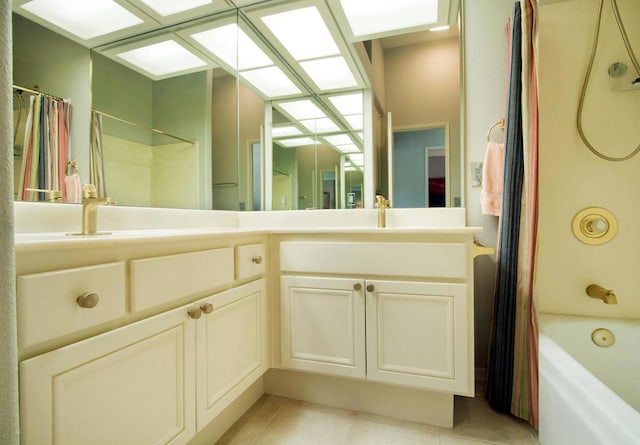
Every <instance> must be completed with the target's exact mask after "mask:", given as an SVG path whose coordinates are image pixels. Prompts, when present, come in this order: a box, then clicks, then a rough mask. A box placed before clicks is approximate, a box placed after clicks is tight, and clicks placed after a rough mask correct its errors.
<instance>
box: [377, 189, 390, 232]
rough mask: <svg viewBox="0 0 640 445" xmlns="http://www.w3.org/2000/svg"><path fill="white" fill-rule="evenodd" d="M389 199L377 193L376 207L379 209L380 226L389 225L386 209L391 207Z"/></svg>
mask: <svg viewBox="0 0 640 445" xmlns="http://www.w3.org/2000/svg"><path fill="white" fill-rule="evenodd" d="M389 205H390V203H389V200H388V199H386V198H385V197H384V196H382V195H376V208H377V209H378V227H386V226H387V213H386V209H387V208H389Z"/></svg>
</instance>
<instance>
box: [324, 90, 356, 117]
mask: <svg viewBox="0 0 640 445" xmlns="http://www.w3.org/2000/svg"><path fill="white" fill-rule="evenodd" d="M329 100H330V101H331V103H332V104H333V106H334V107H336V110H338V111H339V112H340V114H342V115H343V116H344V115H347V114H362V110H363V105H362V93H353V94H343V95H340V96H329Z"/></svg>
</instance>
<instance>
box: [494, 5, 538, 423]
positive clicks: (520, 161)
mask: <svg viewBox="0 0 640 445" xmlns="http://www.w3.org/2000/svg"><path fill="white" fill-rule="evenodd" d="M536 35H537V30H536V1H535V0H523V1H522V2H517V3H516V4H515V6H514V14H513V27H512V29H511V36H510V37H511V45H510V47H511V55H510V68H509V69H510V75H509V79H510V80H509V104H508V113H507V116H508V117H507V134H506V144H505V173H504V193H503V201H502V215H501V219H500V231H499V242H498V243H499V244H498V245H499V248H498V264H497V275H496V292H495V300H494V310H493V318H492V326H491V339H490V345H489V363H488V367H487V392H486V397H487V400H488V401H489V403H490V405H491V406H492V407H493V408H494V409H496V410H498V411H502V412H510V413H512V414H513V415H515V416H517V417H520V418H522V419H524V420H527V421H528V422H529V423H531V424H532V425H533V426H534V427H535V428H536V429H537V427H538V357H537V351H538V348H537V324H536V317H535V310H534V306H533V304H534V302H533V286H534V278H535V254H536V240H537V220H538V99H537V97H538V89H537V72H536V69H537V60H536V52H535V44H536V41H535V38H536Z"/></svg>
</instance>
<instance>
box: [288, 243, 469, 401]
mask: <svg viewBox="0 0 640 445" xmlns="http://www.w3.org/2000/svg"><path fill="white" fill-rule="evenodd" d="M469 241H470V240H469ZM470 249H471V245H470V242H465V240H464V239H462V238H456V237H436V240H435V241H433V242H395V241H392V242H378V241H367V240H363V241H361V242H352V241H344V242H342V241H337V242H336V241H326V242H317V241H309V240H305V241H297V240H295V241H282V242H281V243H280V271H281V277H280V294H281V298H280V312H281V327H280V329H281V365H282V367H283V368H287V369H297V370H302V371H308V372H316V373H322V374H330V375H335V376H345V377H353V378H359V379H367V380H370V381H374V382H383V383H392V384H398V385H404V386H411V387H416V388H423V389H430V390H434V391H443V392H449V393H455V394H463V395H473V337H472V336H473V298H472V295H473V294H472V285H471V283H472V268H471V266H472V264H471V261H472V256H471V251H470Z"/></svg>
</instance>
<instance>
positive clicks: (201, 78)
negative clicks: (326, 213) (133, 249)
mask: <svg viewBox="0 0 640 445" xmlns="http://www.w3.org/2000/svg"><path fill="white" fill-rule="evenodd" d="M30 3H32V2H29V1H27V0H16V1H14V11H15V13H14V34H13V36H14V83H15V84H16V85H15V88H14V123H15V134H16V138H15V144H14V159H15V166H14V169H15V170H14V171H15V172H16V175H15V176H16V191H17V194H16V199H23V200H31V201H37V200H46V199H48V197H49V196H50V195H48V194H46V193H44V192H28V193H20V190H21V187H23V188H24V187H25V184H26V182H25V172H24V171H25V168H24V167H23V166H24V165H25V162H28V163H29V164H27V165H30V166H31V168H33V158H32V157H31V155H28V154H27V148H26V147H30V145H29V142H28V141H25V140H24V135H27V134H28V132H27V130H26V127H27V125H30V121H29V120H28V119H27V116H28V115H29V112H30V104H29V103H30V96H33V97H34V98H36V99H37V98H39V97H41V96H45V97H52V98H58V99H60V98H61V99H65V100H66V101H67V102H68V103H70V105H71V113H70V119H69V122H68V126H69V127H70V132H69V137H68V141H69V148H68V151H67V153H65V155H66V157H64V156H61V157H60V158H59V159H57V161H56V164H57V166H56V168H57V170H56V172H57V173H55V174H53V176H55V175H57V177H58V178H59V180H58V183H55V182H42V181H40V179H39V178H38V179H34V178H35V177H36V176H38V175H37V172H36V171H35V170H33V171H32V172H29V170H28V169H26V171H27V172H28V173H26V176H27V179H28V178H29V177H30V178H31V182H30V184H31V185H32V186H31V187H30V188H36V189H49V188H55V187H56V184H59V183H60V182H64V181H65V180H67V179H69V178H67V176H69V175H72V174H75V173H76V172H77V173H78V175H79V177H80V178H81V179H80V182H82V183H86V182H90V181H91V182H94V183H96V182H99V183H101V186H100V187H99V189H101V190H102V192H103V193H105V194H108V195H109V196H112V197H115V198H117V199H118V202H119V204H120V205H128V206H145V207H147V206H153V207H167V208H199V209H221V210H247V211H249V210H290V209H356V208H360V207H372V206H373V202H374V196H375V194H377V193H380V194H384V195H385V196H389V195H391V196H390V197H391V198H392V200H393V202H394V204H396V203H397V206H411V207H424V206H458V205H460V202H461V201H462V188H463V187H462V186H461V184H462V168H461V167H462V166H461V159H462V158H463V154H462V148H461V146H460V103H461V100H460V66H461V64H460V50H459V47H460V45H459V37H458V30H457V26H456V23H457V22H456V20H455V17H456V16H457V9H458V7H457V2H455V1H451V2H449V1H446V0H445V1H441V3H442V4H441V6H440V10H439V11H438V13H437V16H436V17H435V19H434V20H436V22H437V24H442V23H447V24H451V25H453V26H452V27H451V28H450V30H449V31H445V32H443V33H436V32H430V31H425V30H424V29H425V26H415V27H414V28H415V29H413V28H410V29H409V31H411V32H404V31H402V32H400V34H401V35H396V34H398V33H399V32H398V31H393V30H387V31H380V32H378V31H372V30H368V29H365V30H364V31H358V28H357V26H356V25H357V23H358V22H351V21H350V20H351V19H350V18H349V17H347V12H348V9H349V4H350V2H349V1H348V0H295V1H269V2H258V1H235V2H231V1H202V2H199V4H200V6H198V7H197V8H195V9H194V10H192V11H188V10H187V5H186V4H185V5H182V3H180V5H178V6H175V8H174V9H173V10H171V11H164V12H162V11H161V12H158V11H157V10H156V9H154V7H153V5H154V2H153V1H151V0H148V1H142V0H127V1H125V0H118V1H117V2H115V3H116V5H117V6H119V7H122V8H123V9H124V10H125V12H128V13H130V14H134V15H138V16H140V15H141V16H143V20H142V21H141V22H139V23H138V22H136V23H135V24H134V25H131V26H130V28H128V30H127V28H125V29H121V30H115V31H111V32H110V33H107V34H106V35H105V36H103V37H100V36H98V37H96V36H90V35H89V36H87V35H85V37H84V38H81V37H78V36H77V35H76V34H73V33H72V32H71V31H69V30H67V29H66V25H65V24H64V23H65V22H64V20H63V22H62V24H60V23H58V24H52V23H50V20H53V19H52V17H53V16H52V15H51V13H49V15H47V14H44V13H43V14H40V15H38V14H39V13H38V12H37V11H36V10H35V9H34V8H33V7H31V6H29V4H30ZM33 3H36V2H33ZM138 3H140V4H138ZM187 3H188V2H187ZM132 5H133V7H132ZM59 9H60V8H59ZM396 9H398V8H396ZM54 15H55V14H54ZM54 18H55V17H54ZM361 21H362V20H361ZM365 22H366V23H369V22H370V20H368V19H365ZM434 26H435V24H432V25H429V26H428V27H429V28H432V27H434ZM84 32H85V33H88V32H90V30H89V31H87V30H85V31H84ZM358 33H359V34H358ZM301 36H302V37H301ZM45 41H46V42H47V45H46V46H45V45H42V42H45ZM36 99H34V100H36ZM425 132H426V133H429V135H428V136H426V139H424V138H423V133H425ZM430 132H431V133H430ZM21 135H22V137H21ZM409 136H411V137H409ZM407 140H409V141H410V143H407ZM27 158H29V160H28V161H27ZM41 158H42V157H41ZM63 161H65V162H63ZM71 161H75V162H74V163H73V164H71ZM418 167H420V168H418ZM420 170H421V171H420ZM430 171H431V173H430ZM434 191H436V192H437V191H440V192H441V194H440V195H438V194H437V193H436V194H434ZM412 195H416V196H412ZM68 202H74V201H71V200H70V201H68ZM75 202H77V201H75Z"/></svg>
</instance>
